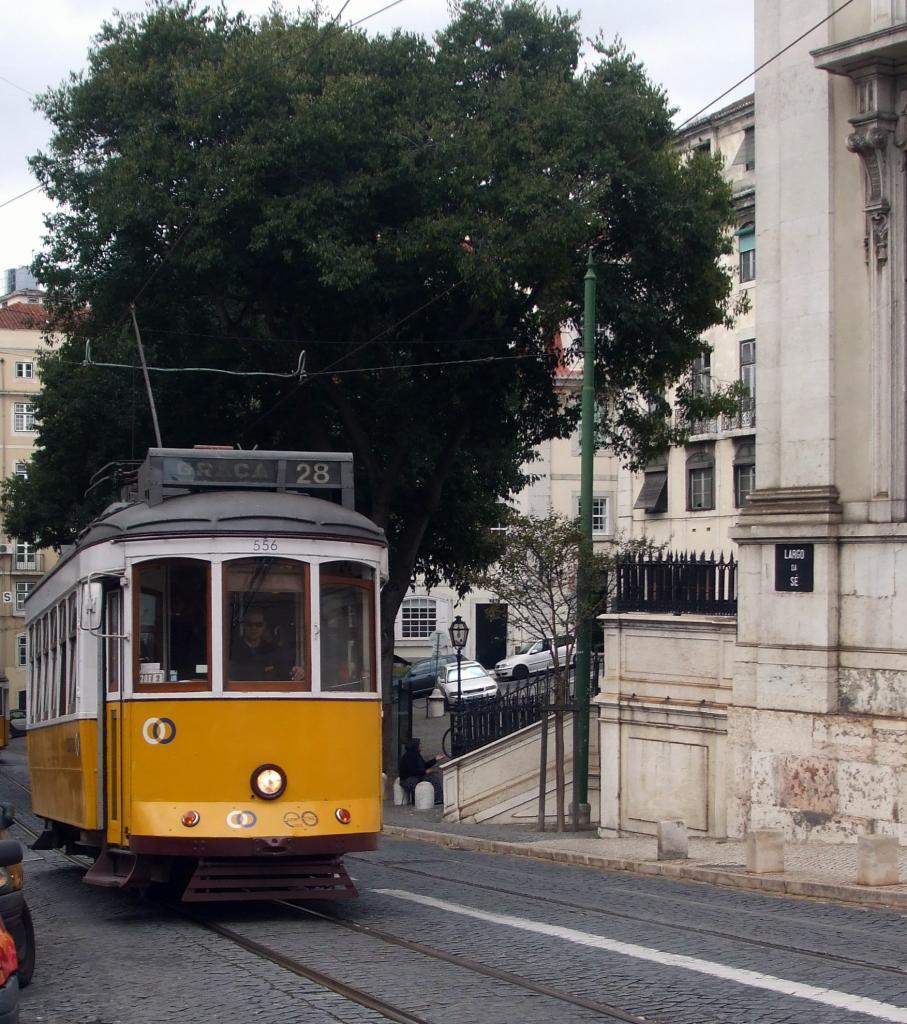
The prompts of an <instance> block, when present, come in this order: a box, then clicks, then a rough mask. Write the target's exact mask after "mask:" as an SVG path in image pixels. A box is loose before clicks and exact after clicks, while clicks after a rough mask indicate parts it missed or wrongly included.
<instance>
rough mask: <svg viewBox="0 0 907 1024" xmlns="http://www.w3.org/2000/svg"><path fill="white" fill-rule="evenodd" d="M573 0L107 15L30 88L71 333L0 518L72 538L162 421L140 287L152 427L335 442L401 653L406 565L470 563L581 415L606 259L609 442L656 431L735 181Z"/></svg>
mask: <svg viewBox="0 0 907 1024" xmlns="http://www.w3.org/2000/svg"><path fill="white" fill-rule="evenodd" d="M580 44H581V39H580V35H579V31H578V27H577V20H576V18H575V17H574V16H571V15H567V14H563V13H560V12H558V13H554V14H553V13H550V12H548V11H547V10H546V9H545V8H543V7H542V6H540V5H538V4H536V3H533V2H526V0H514V2H512V3H503V2H500V0H461V2H460V3H458V4H455V7H454V11H453V14H452V20H451V22H450V24H449V26H448V27H447V28H446V29H445V30H444V31H442V32H440V33H439V34H438V35H437V36H436V38H435V39H434V40H433V41H427V40H425V39H423V38H420V37H417V36H414V35H410V34H406V33H395V34H394V35H392V36H390V37H381V36H376V37H369V36H367V35H366V34H364V32H363V31H361V30H356V29H351V28H344V27H341V26H339V25H338V24H336V23H335V22H333V21H331V22H325V21H324V20H323V18H321V19H320V16H319V14H318V12H317V11H315V12H313V13H311V14H309V15H293V16H291V15H288V14H285V13H282V12H281V11H280V10H278V9H275V10H273V11H272V12H271V13H270V14H269V15H268V16H266V17H265V18H263V19H261V20H259V21H251V20H249V19H247V18H245V17H243V16H239V17H229V16H227V15H226V13H224V12H223V11H213V12H212V11H209V10H208V9H196V8H195V6H194V5H193V4H192V3H170V2H167V3H163V2H158V3H153V4H152V5H151V6H150V7H149V9H148V10H147V11H146V12H145V13H144V14H142V15H126V16H123V17H121V18H119V20H116V21H113V22H110V23H106V24H105V25H104V26H103V27H102V29H101V31H100V33H99V34H98V36H97V38H96V40H95V42H94V45H93V47H92V49H91V51H90V54H89V62H88V68H87V71H86V72H85V73H84V74H78V75H72V76H70V78H69V79H68V80H67V81H66V82H64V83H63V84H62V85H60V86H59V87H58V88H55V89H51V90H50V91H48V92H47V93H46V94H45V95H43V96H42V97H41V98H40V99H39V101H38V106H39V108H40V109H41V110H42V111H43V112H44V113H45V115H46V116H47V118H48V119H49V120H50V122H51V124H52V125H53V130H54V131H53V136H52V140H51V143H50V146H49V149H48V151H47V152H46V153H41V154H39V155H37V156H36V157H35V158H34V159H33V162H32V164H33V168H34V171H35V173H36V175H37V177H38V179H39V181H40V182H41V184H42V185H43V186H44V188H45V189H46V191H47V193H48V194H49V195H50V196H51V197H53V198H54V199H56V200H57V201H58V202H59V203H60V204H61V205H60V211H61V212H59V213H58V214H56V215H55V216H53V217H52V218H51V219H50V222H49V230H48V236H47V245H46V249H45V251H44V252H43V254H42V255H41V256H40V257H39V259H38V261H37V269H38V272H39V274H40V277H41V279H42V281H43V282H44V284H45V285H46V286H47V288H48V295H49V302H50V304H51V306H52V307H53V310H54V313H55V316H56V317H57V319H58V322H59V323H60V324H63V325H65V327H66V340H65V341H63V342H62V343H59V344H58V345H56V346H55V348H54V349H53V352H52V354H51V355H50V356H49V357H48V358H46V359H45V360H44V361H43V363H42V367H41V372H42V380H43V385H44V386H43V391H42V394H41V396H40V398H39V399H38V400H37V413H38V416H39V421H40V427H39V436H38V448H37V451H36V453H35V456H34V459H33V462H32V466H31V472H30V475H29V478H28V480H27V481H14V482H12V483H10V484H7V485H6V487H5V490H4V494H3V501H2V511H3V514H4V515H5V517H6V525H7V529H8V530H9V531H10V532H12V533H14V534H16V535H18V536H22V537H30V538H32V539H34V540H36V541H38V542H40V543H42V544H54V545H57V544H61V543H65V542H67V541H68V540H70V539H71V538H72V536H73V534H74V531H76V530H77V529H78V528H79V527H80V526H81V525H82V524H83V523H84V522H85V520H86V518H87V517H88V516H90V515H91V514H92V512H93V511H94V510H95V509H96V508H97V505H98V503H99V502H101V501H103V500H106V499H108V498H109V497H110V494H109V492H107V493H104V488H103V487H94V488H93V489H92V490H90V491H89V493H88V496H87V497H86V495H85V491H86V487H87V486H88V483H89V480H90V478H91V476H92V474H93V473H94V472H95V471H96V470H97V469H98V468H99V467H101V466H102V465H104V464H106V463H109V462H111V461H112V460H117V459H129V458H141V457H142V455H143V454H144V450H145V449H146V448H147V447H148V445H149V444H150V443H153V433H152V429H151V420H150V416H149V410H148V404H147V402H146V400H145V397H144V394H143V389H142V385H141V376H140V374H138V373H137V372H134V371H130V370H122V369H114V368H109V367H108V368H104V367H99V366H86V365H83V355H84V351H85V343H86V341H90V343H91V355H92V359H93V361H95V362H104V363H126V364H134V363H135V362H136V349H135V344H134V339H133V335H132V330H131V325H130V315H129V308H130V305H131V304H133V303H134V305H135V308H136V313H137V318H138V321H139V323H140V325H141V328H142V335H143V340H144V343H145V348H146V352H147V357H148V362H149V363H150V364H151V365H152V366H158V367H172V368H179V367H183V368H186V367H215V368H221V369H224V370H231V371H248V372H249V373H250V374H251V373H254V372H260V371H272V372H280V371H289V370H290V369H292V367H293V366H294V365H295V364H296V361H297V358H298V354H299V352H300V351H304V352H305V369H306V376H305V378H304V380H303V381H302V382H301V383H300V382H298V381H293V380H280V379H276V378H269V377H260V376H245V377H240V376H233V377H230V376H217V375H213V374H199V373H192V372H179V373H168V374H154V375H153V377H154V389H155V395H156V399H157V408H158V413H159V417H160V425H161V432H162V436H163V442H164V444H165V445H169V446H187V445H191V444H193V443H200V442H207V443H214V442H218V443H231V442H235V443H239V444H241V445H243V446H247V447H251V446H253V445H258V446H260V447H262V448H283V449H308V450H318V449H337V450H351V451H352V452H353V453H354V455H355V460H356V483H357V504H358V506H359V508H360V509H361V510H362V511H363V512H365V513H366V514H368V515H369V516H371V517H372V518H373V519H374V520H375V521H376V522H377V523H379V524H380V525H381V526H382V527H384V529H385V530H386V531H387V535H388V538H389V541H390V548H391V557H390V566H391V576H390V580H389V582H388V584H387V586H386V587H385V588H384V590H383V612H384V630H385V633H384V647H385V651H386V652H387V656H388V657H389V653H390V650H391V648H392V630H393V620H394V616H395V613H396V611H397V609H398V607H399V604H400V601H401V600H402V598H403V596H404V595H405V593H406V590H407V587H408V586H409V584H410V581H411V579H412V577H413V574H414V572H416V571H422V572H424V573H426V574H427V577H428V579H429V580H433V579H438V578H440V577H442V576H443V577H446V578H447V579H449V580H450V581H451V582H452V583H453V584H454V585H458V584H462V583H463V582H464V581H465V580H467V579H468V578H469V574H470V573H472V572H474V571H475V569H476V568H477V567H478V566H481V565H482V564H484V563H485V562H486V561H487V559H488V557H489V556H490V553H491V548H490V546H489V543H488V538H489V536H490V535H489V533H488V530H487V527H488V526H489V525H491V524H492V523H493V521H494V520H495V518H496V517H497V514H498V513H497V509H496V507H495V506H496V501H497V500H498V499H501V498H503V497H505V496H506V495H508V494H509V493H512V492H513V491H514V490H517V489H518V488H519V487H520V486H521V485H522V483H523V482H524V468H523V467H524V466H525V465H526V464H527V462H528V461H529V460H530V459H531V457H532V453H533V450H534V448H535V447H536V445H537V444H538V443H539V442H540V441H541V440H542V439H544V438H547V437H551V436H556V435H564V434H565V433H566V432H567V431H569V430H570V429H571V427H572V425H573V423H574V422H575V416H576V411H575V409H573V408H572V407H570V406H565V405H564V404H563V403H562V402H561V401H560V400H559V399H558V397H557V394H556V393H555V389H554V387H553V386H552V381H553V374H554V370H555V364H556V358H555V357H554V355H553V353H552V347H551V338H552V336H553V334H554V332H555V331H556V329H557V327H558V326H559V325H560V324H563V323H565V322H569V321H571V320H575V319H576V318H577V316H578V313H579V302H580V299H581V280H582V276H583V269H584V266H583V265H584V262H585V259H586V255H587V253H588V252H589V251H590V249H591V251H592V252H593V255H594V257H595V259H596V262H597V265H598V267H599V272H600V286H599V296H600V300H599V310H598V313H599V318H600V324H601V330H600V338H599V353H600V355H599V361H600V365H599V367H598V379H599V382H600V388H601V391H602V395H601V397H602V399H603V402H602V408H605V409H607V419H606V420H605V421H604V422H603V424H602V429H603V432H604V434H605V438H604V440H606V441H608V442H609V443H612V444H613V445H615V446H616V447H617V448H618V450H620V451H621V452H623V453H624V454H625V455H626V456H627V458H629V459H631V460H632V459H636V460H639V459H644V458H645V456H646V454H647V452H648V450H650V449H651V448H652V447H653V446H657V445H658V444H660V443H663V441H664V439H665V438H664V430H665V429H666V428H665V425H664V424H665V421H664V418H663V416H660V415H655V416H648V417H647V416H646V414H645V412H641V411H640V410H645V409H646V408H647V402H649V401H652V402H655V403H656V404H657V402H658V401H659V400H660V399H661V397H662V396H663V395H664V394H665V392H666V390H667V389H669V388H670V387H671V386H672V385H674V384H675V383H676V382H677V381H678V380H680V379H682V377H683V375H684V374H685V373H686V372H687V370H688V369H689V366H690V364H691V362H692V360H693V359H694V358H695V356H696V355H697V354H699V352H700V350H701V348H702V345H701V342H700V340H699V339H700V337H701V334H702V332H703V331H704V330H705V329H706V328H708V327H709V326H710V325H712V324H713V323H715V322H717V321H719V320H720V319H721V318H722V317H724V316H725V315H726V312H727V309H726V306H727V299H728V294H729V290H730V288H729V281H728V278H727V275H726V274H725V273H724V272H723V271H722V270H720V269H719V266H718V257H719V255H720V253H721V252H722V251H723V249H724V247H725V245H726V242H725V233H726V229H727V224H728V220H729V214H730V199H729V194H728V190H727V187H726V186H725V184H724V183H723V181H722V177H721V173H720V167H719V166H718V164H717V163H716V162H714V161H711V160H708V159H701V158H696V159H693V160H689V161H684V160H681V159H679V158H678V157H677V156H676V155H674V154H673V153H672V150H671V123H670V116H671V111H670V109H669V107H668V105H667V100H666V97H665V95H664V94H663V92H662V91H661V90H660V89H659V88H657V87H655V86H653V85H652V84H651V83H650V82H649V80H648V79H647V77H646V74H645V71H644V69H643V68H642V66H641V65H640V64H639V63H638V62H637V61H636V60H635V58H634V57H633V56H632V55H630V54H628V53H627V52H625V51H624V50H623V49H622V48H621V47H620V46H619V45H616V46H611V47H605V46H601V45H599V46H597V47H595V53H594V54H593V59H592V60H591V61H590V62H589V64H588V66H587V67H586V69H585V70H579V64H580Z"/></svg>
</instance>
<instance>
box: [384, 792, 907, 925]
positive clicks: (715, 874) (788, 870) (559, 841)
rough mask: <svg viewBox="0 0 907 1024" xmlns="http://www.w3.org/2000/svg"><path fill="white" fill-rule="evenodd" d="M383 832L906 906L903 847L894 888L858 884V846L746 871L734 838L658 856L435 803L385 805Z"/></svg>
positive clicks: (807, 851) (635, 838)
mask: <svg viewBox="0 0 907 1024" xmlns="http://www.w3.org/2000/svg"><path fill="white" fill-rule="evenodd" d="M384 831H385V833H386V834H388V835H393V836H398V837H401V838H406V839H416V840H420V841H423V842H429V843H435V844H437V845H440V846H448V847H454V848H457V849H464V850H475V851H478V852H482V853H505V854H509V855H512V856H521V857H535V858H538V859H541V860H549V861H559V862H561V863H564V864H573V865H580V866H585V867H590V868H599V869H602V870H609V871H632V872H637V873H639V874H646V875H662V876H665V877H669V878H670V877H673V878H683V879H686V880H688V881H698V882H708V883H711V884H713V885H723V886H729V887H731V888H737V889H754V890H758V891H761V892H769V893H782V894H786V895H789V896H810V897H815V898H819V899H826V900H833V901H836V902H841V903H858V904H862V905H864V906H874V907H885V908H887V909H890V910H898V911H907V847H901V848H900V850H899V863H900V878H901V879H902V880H903V881H902V883H901V884H898V885H885V886H865V885H857V883H856V878H857V844H856V841H854V842H852V843H827V842H826V843H822V842H787V843H785V846H784V871H783V872H769V873H765V874H751V873H748V872H747V870H746V852H745V848H744V843H743V842H742V841H740V840H733V839H731V840H725V839H702V838H699V837H691V838H690V840H689V857H688V858H687V859H686V860H683V861H661V862H660V861H659V860H658V851H657V842H656V839H655V837H654V836H643V835H639V834H635V833H634V834H628V835H626V836H619V837H618V836H610V835H609V836H600V835H599V834H598V831H597V830H595V829H591V830H588V831H583V832H562V833H557V832H537V831H533V830H531V829H530V828H529V827H527V826H519V825H486V824H476V823H471V822H449V821H445V820H444V819H443V816H442V812H441V809H440V808H434V809H432V810H430V811H417V810H415V808H413V807H411V806H406V807H395V806H394V805H393V803H392V802H386V803H385V805H384Z"/></svg>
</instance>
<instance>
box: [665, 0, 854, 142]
mask: <svg viewBox="0 0 907 1024" xmlns="http://www.w3.org/2000/svg"><path fill="white" fill-rule="evenodd" d="M852 3H853V0H844V3H843V4H841V6H840V7H836V8H835V9H834V10H833V11H832V12H831V14H828V15H826V16H825V17H824V18H823V19H822V20H821V21H817V22H816V23H815V25H812V26H811V27H810V28H808V29H807V30H806V31H805V32H804V33H803V34H802V35H799V36H797V38H796V39H794V40H792V41H791V42H789V43H788V44H787V46H784V47H782V48H781V49H780V50H778V52H777V53H773V54H772V56H771V57H769V58H768V60H764V61H763V62H762V63H761V64H760V65H759V66H758V67H757V68H753V70H752V71H751V72H750V73H749V74H748V75H744V76H743V78H741V79H740V81H739V82H735V83H734V84H733V85H732V86H730V88H728V89H725V90H724V92H723V93H721V95H720V96H716V97H715V99H713V100H712V101H711V103H706V105H705V106H704V107H703V108H702V109H701V110H697V111H696V113H695V114H693V115H691V116H690V117H688V118H687V119H686V121H684V122H683V124H679V125H678V126H677V127H676V128H675V129H674V133H675V134H677V133H679V132H681V131H682V130H683V129H684V128H686V126H687V125H688V124H689V123H690V122H691V121H695V120H696V118H698V117H700V116H701V115H702V114H704V113H705V112H706V111H707V110H709V109H711V108H712V107H714V106H715V104H716V103H718V102H719V100H723V99H724V97H725V96H727V94H728V93H730V92H733V91H734V90H735V89H736V88H737V87H738V86H741V85H743V83H744V82H746V81H749V79H751V78H752V77H753V75H756V74H758V73H759V72H760V71H761V70H762V69H763V68H766V67H768V65H769V64H771V63H772V61H776V60H777V59H778V58H779V57H781V56H782V55H783V54H785V53H787V51H788V50H790V49H791V48H792V47H794V46H796V45H797V43H799V42H801V41H802V40H804V39H805V38H806V37H807V36H808V35H810V34H811V33H812V32H815V31H816V29H817V28H821V27H822V26H823V25H824V24H825V22H826V21H831V19H832V18H833V17H834V16H835V15H836V14H839V13H840V12H841V11H843V10H844V8H845V7H849V6H850V4H852Z"/></svg>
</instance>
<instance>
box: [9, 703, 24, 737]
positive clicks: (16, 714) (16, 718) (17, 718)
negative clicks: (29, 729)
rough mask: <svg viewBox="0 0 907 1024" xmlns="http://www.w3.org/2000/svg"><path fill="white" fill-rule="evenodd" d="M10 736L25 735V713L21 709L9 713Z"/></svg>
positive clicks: (14, 709)
mask: <svg viewBox="0 0 907 1024" xmlns="http://www.w3.org/2000/svg"><path fill="white" fill-rule="evenodd" d="M9 734H10V736H24V735H25V712H24V711H21V710H20V709H19V708H13V710H12V711H10V713H9Z"/></svg>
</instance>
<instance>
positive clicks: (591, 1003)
mask: <svg viewBox="0 0 907 1024" xmlns="http://www.w3.org/2000/svg"><path fill="white" fill-rule="evenodd" d="M19 785H20V786H21V784H19ZM21 788H23V789H25V788H26V787H24V786H21ZM15 827H16V828H18V829H19V830H21V831H22V832H24V833H25V834H26V835H29V836H31V838H32V839H36V838H37V837H38V833H37V832H36V831H35V830H34V829H33V828H31V827H30V826H29V825H26V824H25V823H23V822H20V821H17V822H16V823H15ZM56 853H57V855H58V856H60V857H62V858H63V859H64V860H67V861H69V862H70V863H71V864H74V865H76V866H77V867H80V868H83V869H84V868H86V867H88V866H89V863H90V858H85V857H79V856H76V855H73V854H68V853H64V852H63V851H60V850H58V851H56ZM146 899H147V900H149V901H150V902H151V903H152V904H153V905H154V906H156V907H158V908H159V909H162V910H166V911H167V912H168V913H170V914H173V915H175V916H178V917H181V918H183V919H184V920H187V921H190V922H192V923H193V924H195V925H196V926H197V927H199V928H203V929H204V930H205V931H209V932H212V933H213V934H215V935H218V936H220V937H221V938H223V939H226V940H227V941H229V942H231V943H232V944H233V945H236V946H239V947H240V948H241V949H244V950H245V951H246V952H248V953H251V954H252V955H253V956H256V957H258V958H259V959H260V960H264V961H266V962H268V963H271V964H274V965H275V966H277V967H280V968H282V969H283V970H285V971H289V972H290V973H291V974H295V975H297V976H298V977H300V978H305V979H306V980H307V981H311V982H312V983H314V984H316V985H318V986H320V987H321V988H324V989H326V990H328V991H331V992H334V993H335V994H337V995H339V996H341V997H342V998H344V999H348V1000H349V1001H350V1002H353V1003H357V1004H358V1005H359V1006H363V1007H365V1008H367V1009H370V1010H372V1011H374V1012H375V1013H377V1014H379V1016H382V1017H384V1018H385V1019H386V1020H389V1021H394V1022H397V1024H432V1022H431V1021H430V1020H429V1019H428V1018H425V1017H420V1016H418V1015H416V1014H413V1013H410V1011H409V1010H407V1009H406V1008H405V1007H401V1006H397V1005H395V1004H393V1003H390V1002H388V1001H387V1000H385V999H381V998H380V997H378V996H375V995H373V994H372V993H370V992H367V991H365V990H364V989H361V988H358V987H357V986H354V985H350V984H349V983H348V982H345V981H343V980H342V979H341V978H338V977H337V976H336V975H332V974H327V973H326V972H324V971H320V970H318V969H317V968H314V967H311V966H310V965H308V964H304V963H302V962H301V961H300V960H298V959H294V958H293V957H292V956H288V955H287V954H285V953H282V952H280V951H279V950H276V949H274V948H272V947H271V946H269V945H267V944H265V943H262V942H259V941H257V940H256V939H252V938H250V937H249V936H247V935H243V934H242V933H241V932H240V931H237V930H236V929H235V928H231V927H230V926H228V925H224V924H220V923H218V922H216V921H210V920H206V919H205V918H204V917H203V916H202V915H201V914H199V913H198V912H197V911H193V910H190V909H188V908H187V907H184V906H183V905H181V904H179V903H176V902H174V901H172V900H162V899H158V898H156V897H152V896H146ZM262 902H263V903H269V904H271V905H273V906H275V907H281V908H283V909H289V910H291V911H293V912H294V913H296V914H301V915H304V916H306V917H309V918H311V919H313V920H318V921H320V922H322V923H326V924H329V925H331V926H334V927H337V928H341V929H344V930H346V931H349V932H354V933H356V934H359V935H363V936H366V937H367V938H370V939H373V940H375V941H379V942H382V943H384V944H386V945H393V946H397V947H399V948H402V949H406V950H408V951H409V952H412V953H416V954H418V955H420V956H424V957H427V958H429V959H432V960H438V961H441V962H443V963H448V964H450V965H451V966H454V967H458V968H461V969H464V970H468V971H470V972H472V973H474V974H479V975H482V976H484V977H486V978H490V979H492V980H494V981H499V982H502V983H504V984H508V985H512V986H514V987H516V988H518V989H521V990H523V991H525V992H532V993H533V994H535V995H541V996H545V997H547V998H549V999H552V1000H555V1001H556V1002H559V1003H563V1004H565V1005H569V1006H575V1007H578V1008H582V1009H585V1010H589V1011H591V1012H593V1013H596V1014H598V1015H599V1016H601V1018H602V1020H603V1021H615V1022H620V1024H657V1021H655V1020H654V1019H653V1018H651V1017H639V1016H636V1015H634V1014H631V1013H627V1012H626V1011H624V1010H621V1009H620V1007H617V1006H612V1005H611V1004H608V1003H604V1002H600V1001H595V1000H589V999H583V998H581V997H579V996H573V995H571V994H570V993H568V992H564V991H562V990H559V989H555V988H552V987H551V986H548V985H542V984H540V983H538V982H533V981H531V980H530V979H528V978H524V977H522V976H520V975H518V974H514V973H513V972H511V971H504V970H500V969H499V968H495V967H489V966H488V965H486V964H482V963H480V962H479V961H478V960H474V959H472V958H471V957H465V956H462V955H460V954H457V953H449V952H447V951H446V950H441V949H436V948H433V947H431V946H428V945H426V944H425V943H422V942H416V941H414V940H412V939H405V938H402V937H401V936H398V935H394V934H392V933H391V932H387V931H383V930H382V929H379V928H373V927H371V926H369V925H362V924H359V923H357V922H354V921H343V920H340V919H339V918H336V917H333V916H331V915H330V914H325V913H322V912H321V911H318V910H315V909H314V908H312V907H307V906H302V905H300V904H299V903H294V902H291V901H287V900H270V901H269V900H263V901H262Z"/></svg>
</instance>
